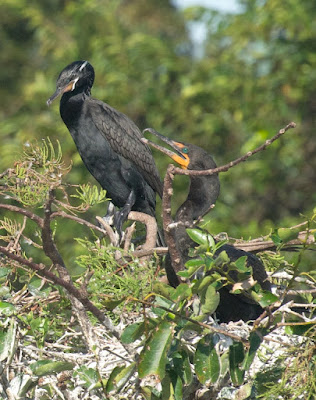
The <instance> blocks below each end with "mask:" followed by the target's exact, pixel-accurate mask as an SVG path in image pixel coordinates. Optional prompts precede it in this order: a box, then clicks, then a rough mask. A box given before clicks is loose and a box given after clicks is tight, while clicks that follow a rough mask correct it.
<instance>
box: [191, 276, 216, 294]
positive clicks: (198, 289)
mask: <svg viewBox="0 0 316 400" xmlns="http://www.w3.org/2000/svg"><path fill="white" fill-rule="evenodd" d="M212 282H213V277H212V276H211V275H207V276H204V277H203V278H202V279H197V280H196V281H195V282H194V284H193V285H192V293H194V294H197V293H202V292H203V290H204V289H205V288H206V287H207V286H209V285H210V284H211V283H212Z"/></svg>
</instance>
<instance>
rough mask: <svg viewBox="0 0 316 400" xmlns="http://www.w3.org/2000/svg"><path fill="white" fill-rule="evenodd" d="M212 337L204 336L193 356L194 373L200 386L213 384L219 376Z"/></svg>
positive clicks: (218, 363)
mask: <svg viewBox="0 0 316 400" xmlns="http://www.w3.org/2000/svg"><path fill="white" fill-rule="evenodd" d="M212 337H213V336H212V335H211V334H209V335H206V336H204V337H203V338H202V339H201V340H200V341H199V343H198V344H197V347H196V352H195V354H194V366H195V373H196V376H197V378H198V380H199V381H200V382H201V383H202V384H208V383H215V382H216V381H217V380H218V378H219V375H220V362H219V357H218V354H217V352H216V350H215V348H214V344H213V340H212Z"/></svg>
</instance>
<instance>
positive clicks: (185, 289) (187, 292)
mask: <svg viewBox="0 0 316 400" xmlns="http://www.w3.org/2000/svg"><path fill="white" fill-rule="evenodd" d="M191 296H192V290H191V288H190V286H189V285H188V284H186V283H181V284H180V285H179V286H177V288H176V290H175V291H174V292H173V293H172V295H171V299H172V300H173V301H174V302H176V303H178V302H180V301H181V300H184V299H186V298H189V297H191Z"/></svg>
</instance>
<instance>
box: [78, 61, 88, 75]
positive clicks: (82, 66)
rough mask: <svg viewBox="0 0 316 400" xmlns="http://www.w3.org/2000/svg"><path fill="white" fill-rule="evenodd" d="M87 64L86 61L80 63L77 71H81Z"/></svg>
mask: <svg viewBox="0 0 316 400" xmlns="http://www.w3.org/2000/svg"><path fill="white" fill-rule="evenodd" d="M87 64H88V61H85V62H84V63H83V64H82V65H81V67H80V68H79V71H80V72H81V71H82V70H83V69H84V67H85V66H86V65H87Z"/></svg>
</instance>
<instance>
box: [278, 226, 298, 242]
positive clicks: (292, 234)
mask: <svg viewBox="0 0 316 400" xmlns="http://www.w3.org/2000/svg"><path fill="white" fill-rule="evenodd" d="M299 232H300V229H299V228H296V229H293V228H279V229H278V236H279V237H280V239H281V240H282V242H283V243H286V242H289V241H290V240H293V239H296V238H297V236H298V234H299Z"/></svg>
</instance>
